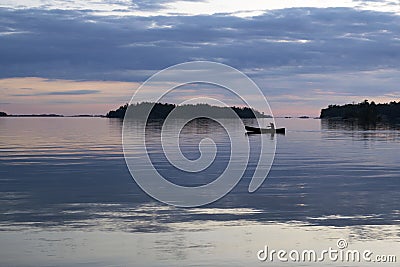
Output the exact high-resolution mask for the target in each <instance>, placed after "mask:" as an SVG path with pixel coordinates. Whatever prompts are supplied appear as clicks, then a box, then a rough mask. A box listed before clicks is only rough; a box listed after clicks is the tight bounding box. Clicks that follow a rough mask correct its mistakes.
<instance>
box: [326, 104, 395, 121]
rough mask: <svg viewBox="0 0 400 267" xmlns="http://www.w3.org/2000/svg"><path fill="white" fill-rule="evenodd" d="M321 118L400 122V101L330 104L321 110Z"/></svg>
mask: <svg viewBox="0 0 400 267" xmlns="http://www.w3.org/2000/svg"><path fill="white" fill-rule="evenodd" d="M320 118H321V119H337V120H353V121H358V122H360V123H376V122H394V123H398V122H400V101H399V102H395V101H392V102H390V103H384V104H376V103H375V102H374V101H372V102H371V103H370V102H369V101H368V100H364V101H363V102H361V103H358V104H355V103H352V104H346V105H329V106H328V107H327V108H324V109H322V110H321V115H320Z"/></svg>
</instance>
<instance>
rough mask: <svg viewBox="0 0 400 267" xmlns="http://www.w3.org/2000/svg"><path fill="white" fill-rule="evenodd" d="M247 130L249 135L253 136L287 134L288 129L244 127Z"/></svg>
mask: <svg viewBox="0 0 400 267" xmlns="http://www.w3.org/2000/svg"><path fill="white" fill-rule="evenodd" d="M244 127H245V128H246V131H247V132H248V133H252V134H263V133H270V134H275V133H277V134H285V133H286V129H285V128H276V129H271V128H269V129H268V128H258V127H251V126H244Z"/></svg>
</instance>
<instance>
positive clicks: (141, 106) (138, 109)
mask: <svg viewBox="0 0 400 267" xmlns="http://www.w3.org/2000/svg"><path fill="white" fill-rule="evenodd" d="M153 105H154V106H153ZM151 106H153V108H152V110H151V112H150V114H149V116H148V118H149V119H166V118H167V116H168V114H169V113H170V112H171V111H172V110H173V109H175V108H176V109H181V110H180V111H182V112H180V114H196V113H198V112H199V111H206V112H207V113H208V114H213V115H215V117H216V118H229V117H231V116H230V114H231V113H230V109H232V110H233V111H234V112H235V113H236V114H237V115H238V116H239V117H240V118H242V119H245V118H256V117H258V118H272V116H270V115H265V114H264V113H261V112H259V111H257V110H254V109H252V108H248V107H236V106H233V107H220V106H212V105H209V104H185V105H175V104H168V103H150V102H141V103H136V104H131V106H130V108H131V109H133V112H135V113H136V114H143V112H144V111H147V110H149V108H150V107H151ZM127 109H128V104H125V105H123V106H120V107H119V108H118V109H116V110H112V111H110V112H108V113H107V115H106V117H107V118H120V119H123V118H124V117H125V113H126V110H127Z"/></svg>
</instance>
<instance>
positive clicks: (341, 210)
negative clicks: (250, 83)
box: [0, 118, 400, 266]
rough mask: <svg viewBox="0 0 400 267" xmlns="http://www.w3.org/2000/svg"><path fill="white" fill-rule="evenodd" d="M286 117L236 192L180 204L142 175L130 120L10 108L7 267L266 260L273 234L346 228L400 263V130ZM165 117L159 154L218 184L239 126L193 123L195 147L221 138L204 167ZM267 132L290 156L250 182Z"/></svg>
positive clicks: (167, 171)
mask: <svg viewBox="0 0 400 267" xmlns="http://www.w3.org/2000/svg"><path fill="white" fill-rule="evenodd" d="M138 123H140V122H138ZM247 123H250V124H251V123H252V122H251V121H247ZM277 126H278V127H286V128H287V129H288V132H287V134H286V135H284V136H283V135H276V136H265V135H263V136H262V137H261V136H259V135H255V136H252V135H250V136H248V138H249V140H250V144H251V157H250V162H249V165H248V169H247V170H246V172H245V174H244V177H243V179H242V180H241V181H240V183H239V184H238V185H237V186H236V187H235V188H234V189H233V190H232V192H231V193H229V194H228V195H227V196H225V197H224V198H222V199H220V200H218V201H216V202H214V203H211V204H209V205H207V206H205V207H199V208H176V207H173V206H168V205H166V204H163V203H160V202H158V201H156V200H154V199H153V198H151V197H149V196H147V195H146V194H145V193H144V192H143V191H142V190H141V189H140V188H139V187H138V186H137V185H136V183H135V182H134V181H133V179H132V178H131V176H130V173H129V170H128V168H127V167H126V164H125V160H124V157H123V152H122V145H121V132H122V122H121V121H120V120H118V119H115V120H114V119H105V118H0V152H1V153H0V266H259V265H260V266H261V265H266V264H271V263H268V262H260V261H259V260H258V259H257V251H258V250H260V249H263V248H264V246H265V245H269V246H270V247H272V248H275V249H288V250H290V249H297V248H304V249H316V250H317V249H319V250H322V249H325V248H328V247H335V246H336V240H337V239H338V238H344V239H346V240H347V241H348V243H349V247H351V248H359V249H361V248H364V249H366V248H368V249H371V250H375V253H376V254H396V253H397V261H399V260H400V255H398V252H399V251H400V242H399V241H400V227H399V222H400V206H399V203H400V165H399V163H400V161H399V158H400V130H398V129H396V128H391V127H385V126H379V127H377V128H375V129H364V128H362V127H357V126H349V125H345V124H341V123H328V122H326V121H321V120H315V119H278V120H277ZM159 129H160V125H159V123H158V122H154V124H152V125H150V134H149V135H148V139H147V140H148V149H149V153H150V157H151V159H152V161H153V163H154V165H155V167H156V168H157V170H159V172H160V173H163V174H164V175H166V176H168V177H169V179H170V180H172V181H173V182H175V183H177V184H182V185H201V184H206V183H208V182H210V181H211V180H212V177H215V175H218V174H220V173H221V171H222V170H223V169H224V168H225V167H226V164H227V161H228V159H229V155H230V149H229V148H230V144H229V138H227V136H226V133H225V132H224V130H223V129H222V128H220V127H218V125H214V123H211V122H207V121H198V122H196V123H191V124H190V125H188V126H187V127H185V128H184V130H183V131H182V133H181V140H180V143H181V147H182V150H183V154H184V155H185V156H187V157H188V158H191V159H195V158H196V157H198V156H199V150H198V144H199V141H200V140H201V139H202V138H204V137H210V138H212V139H213V140H214V141H215V143H216V145H217V148H218V153H217V156H216V160H215V162H214V164H213V165H212V166H210V168H208V169H207V170H205V173H201V174H185V173H182V172H181V171H179V170H176V169H175V168H173V167H172V166H169V164H168V162H167V160H166V159H165V156H164V154H163V153H162V149H161V148H160V143H159V139H158V137H159ZM238 131H240V134H241V131H243V130H242V129H241V128H238ZM243 134H244V132H243ZM260 138H267V140H270V141H272V140H273V139H272V138H275V139H274V140H276V142H277V149H276V156H275V160H274V163H273V165H272V168H271V171H270V173H269V176H268V178H267V180H266V181H265V182H264V183H263V185H262V186H261V188H260V189H259V190H258V191H256V192H255V193H252V194H250V193H248V191H247V188H248V184H249V182H250V177H251V175H252V172H253V171H254V167H255V164H256V161H257V152H258V149H259V146H258V145H259V142H260ZM299 264H300V263H297V264H295V263H290V262H289V263H288V262H278V263H277V262H275V263H274V266H276V265H281V266H292V265H293V266H297V265H299ZM315 264H316V263H301V264H300V265H301V266H308V265H313V266H316V265H315ZM322 264H326V265H330V266H348V265H356V266H358V265H360V264H356V263H345V264H344V263H343V262H340V263H339V262H324V263H320V265H322ZM370 264H372V265H373V263H370ZM385 264H386V265H390V264H388V263H385ZM361 265H365V264H361ZM394 266H395V265H394Z"/></svg>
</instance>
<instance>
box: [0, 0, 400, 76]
mask: <svg viewBox="0 0 400 267" xmlns="http://www.w3.org/2000/svg"><path fill="white" fill-rule="evenodd" d="M139 2H140V3H142V5H146V3H150V2H148V1H139ZM139 2H138V3H139ZM162 3H163V1H157V4H158V5H161V4H162ZM149 5H151V4H149ZM90 14H91V13H90V10H88V11H64V10H51V11H42V10H7V9H1V10H0V17H1V18H2V19H1V20H0V24H2V27H4V28H13V29H14V30H15V31H18V32H26V34H17V35H6V36H1V37H0V61H1V63H2V64H1V66H0V77H19V76H41V77H48V78H67V79H97V80H99V79H100V80H105V79H107V80H127V81H143V80H144V79H145V78H147V77H148V75H144V73H149V70H160V69H163V68H165V67H168V66H170V65H172V64H176V63H181V62H184V61H188V60H194V59H204V60H214V61H220V62H224V63H227V64H230V65H232V66H234V67H236V68H238V69H241V70H243V69H264V70H276V73H275V74H276V75H278V76H280V75H282V73H285V74H286V75H288V76H291V75H295V74H301V73H332V72H342V71H358V70H369V69H376V68H398V67H399V64H400V26H399V25H400V18H399V16H396V15H394V14H390V13H381V12H373V11H358V10H353V9H346V8H328V9H313V8H299V9H284V10H275V11H270V12H267V13H266V14H264V15H262V16H258V17H253V18H238V17H234V16H230V15H228V14H221V15H213V16H168V17H164V16H159V17H138V16H125V17H112V16H93V15H90ZM282 71H284V72H282ZM258 73H259V72H255V74H254V77H257V75H259V74H258ZM272 74H273V71H272Z"/></svg>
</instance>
